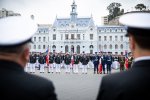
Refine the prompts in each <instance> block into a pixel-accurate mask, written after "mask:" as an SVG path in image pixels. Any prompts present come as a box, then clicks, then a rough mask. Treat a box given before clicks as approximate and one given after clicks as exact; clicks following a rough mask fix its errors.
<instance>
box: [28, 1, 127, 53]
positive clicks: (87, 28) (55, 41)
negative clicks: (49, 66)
mask: <svg viewBox="0 0 150 100" xmlns="http://www.w3.org/2000/svg"><path fill="white" fill-rule="evenodd" d="M76 10H77V5H76V4H75V1H73V4H72V5H71V12H70V17H69V18H57V17H56V19H55V21H54V23H53V25H38V30H37V32H36V34H35V36H34V37H33V38H32V40H33V43H32V44H31V52H45V51H46V50H47V48H49V50H50V51H51V52H63V53H66V52H70V53H74V52H76V53H82V52H85V53H94V52H99V51H104V52H112V53H118V54H120V53H121V52H125V50H128V51H129V46H128V45H129V44H128V39H127V38H126V37H124V35H125V33H126V30H125V27H123V26H99V27H97V26H96V25H95V24H94V21H93V17H92V16H90V17H87V18H81V17H78V14H77V11H76Z"/></svg>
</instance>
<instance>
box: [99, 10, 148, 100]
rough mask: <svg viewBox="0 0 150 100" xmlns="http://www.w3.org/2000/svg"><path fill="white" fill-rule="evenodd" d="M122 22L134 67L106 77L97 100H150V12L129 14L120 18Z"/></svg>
mask: <svg viewBox="0 0 150 100" xmlns="http://www.w3.org/2000/svg"><path fill="white" fill-rule="evenodd" d="M120 22H121V24H123V25H126V26H127V35H126V36H128V37H129V43H130V49H131V51H132V53H133V56H134V62H133V66H132V68H130V69H129V70H127V71H123V72H120V73H115V74H112V75H108V76H104V78H103V79H102V82H101V86H100V91H99V93H98V97H97V100H149V99H150V95H149V94H150V92H149V91H150V45H149V43H150V13H149V12H132V13H127V14H125V15H123V16H121V17H120Z"/></svg>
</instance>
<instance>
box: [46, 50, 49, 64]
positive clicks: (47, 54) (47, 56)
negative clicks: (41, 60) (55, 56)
mask: <svg viewBox="0 0 150 100" xmlns="http://www.w3.org/2000/svg"><path fill="white" fill-rule="evenodd" d="M46 64H47V65H49V48H47V50H46Z"/></svg>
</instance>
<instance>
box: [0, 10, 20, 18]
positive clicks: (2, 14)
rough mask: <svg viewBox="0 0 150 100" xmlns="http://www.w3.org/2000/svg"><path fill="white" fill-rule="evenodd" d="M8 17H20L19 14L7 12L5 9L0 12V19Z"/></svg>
mask: <svg viewBox="0 0 150 100" xmlns="http://www.w3.org/2000/svg"><path fill="white" fill-rule="evenodd" d="M8 16H21V14H19V13H14V12H13V11H9V10H6V9H5V8H2V10H0V18H4V17H8Z"/></svg>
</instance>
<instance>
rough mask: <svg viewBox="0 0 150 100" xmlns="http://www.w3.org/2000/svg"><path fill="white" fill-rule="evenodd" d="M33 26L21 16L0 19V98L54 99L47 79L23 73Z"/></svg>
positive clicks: (24, 99) (52, 86)
mask: <svg viewBox="0 0 150 100" xmlns="http://www.w3.org/2000/svg"><path fill="white" fill-rule="evenodd" d="M14 22H15V23H14ZM36 25H37V24H34V23H33V20H31V19H26V18H22V17H21V16H15V17H7V18H2V19H0V93H1V94H0V97H1V99H2V98H3V99H5V100H57V97H56V94H55V88H54V85H53V83H52V82H51V81H50V80H48V79H45V78H42V77H40V76H37V75H32V74H30V73H27V72H25V71H24V68H25V65H26V63H27V61H28V60H29V51H30V46H29V41H31V37H32V36H33V35H34V33H35V32H36V30H37V28H36ZM5 36H7V39H6V37H5Z"/></svg>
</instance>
